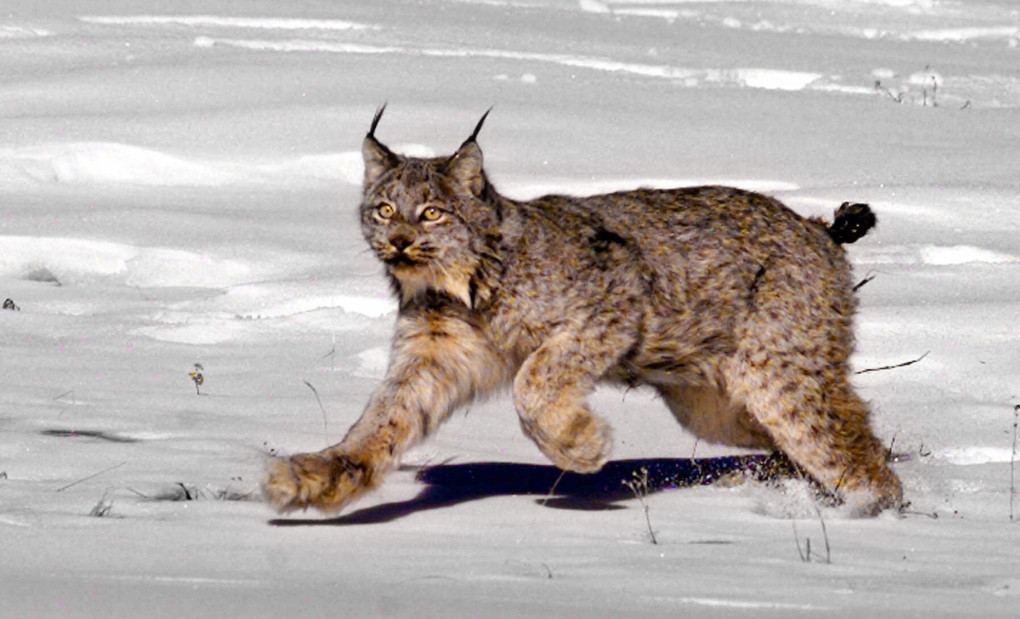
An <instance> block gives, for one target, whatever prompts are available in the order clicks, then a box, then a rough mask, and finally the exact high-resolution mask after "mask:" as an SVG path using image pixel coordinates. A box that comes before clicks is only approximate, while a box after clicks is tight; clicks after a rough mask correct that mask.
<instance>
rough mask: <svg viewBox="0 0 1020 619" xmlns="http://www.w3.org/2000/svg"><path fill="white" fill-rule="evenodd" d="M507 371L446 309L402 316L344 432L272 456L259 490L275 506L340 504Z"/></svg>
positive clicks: (468, 327)
mask: <svg viewBox="0 0 1020 619" xmlns="http://www.w3.org/2000/svg"><path fill="white" fill-rule="evenodd" d="M444 310H445V311H444ZM505 377H506V372H505V370H504V369H503V367H502V365H501V363H500V362H499V360H498V359H497V357H496V355H494V354H493V351H492V348H491V346H490V344H489V342H488V340H487V338H486V337H485V336H484V334H483V333H481V332H480V330H479V329H477V328H476V327H475V326H473V325H471V324H470V323H468V322H467V321H465V320H463V319H461V318H459V317H457V316H455V315H451V311H450V310H449V309H448V308H440V309H435V310H427V311H422V312H419V313H414V314H411V315H406V316H403V317H402V318H401V319H400V323H399V324H398V327H397V335H396V337H395V339H394V346H393V352H392V358H391V360H390V367H389V370H388V371H387V374H386V378H385V379H384V381H383V383H382V385H381V386H380V387H379V389H378V390H377V391H376V393H375V395H374V396H373V397H372V399H371V401H370V402H369V404H368V407H367V408H366V409H365V412H364V413H363V414H362V416H361V418H360V419H359V420H358V421H357V422H356V423H355V424H354V426H353V427H352V428H351V429H350V431H349V432H348V433H347V436H346V437H344V439H343V441H341V442H340V443H339V444H337V445H334V446H332V447H329V448H327V449H324V450H322V451H320V452H317V453H307V454H298V455H294V456H291V457H289V458H278V459H274V460H272V461H270V462H269V465H268V467H267V471H266V476H265V479H264V481H263V485H262V488H263V492H264V493H265V495H266V497H267V498H268V500H269V503H270V504H271V505H272V506H273V507H274V508H276V509H277V510H279V511H283V512H285V511H292V510H295V509H304V508H307V507H316V508H318V509H320V510H323V511H326V512H335V511H338V510H340V509H341V508H342V507H343V506H344V505H346V504H348V503H350V502H351V501H352V500H353V499H355V498H357V497H358V496H360V495H361V494H363V493H365V492H366V491H368V490H371V489H372V488H373V487H375V486H376V485H378V484H379V483H380V482H381V481H382V478H383V477H384V476H385V474H386V473H387V472H388V471H389V470H390V469H392V468H393V466H394V465H396V463H397V462H398V461H399V459H400V456H401V455H402V454H403V453H404V452H405V451H406V450H407V449H408V448H410V447H412V446H413V445H414V444H416V443H418V442H419V441H420V440H422V439H423V438H425V437H426V436H428V435H429V434H430V433H431V432H432V431H433V430H435V429H436V427H437V426H438V425H439V424H440V422H442V421H443V420H444V419H446V417H447V416H448V415H449V414H450V413H451V412H452V411H453V410H454V409H455V408H457V407H458V406H460V405H462V404H465V403H467V402H468V401H470V400H471V399H472V398H474V397H476V396H479V395H482V394H484V393H487V392H490V391H492V390H493V389H495V388H496V387H498V386H500V385H501V384H503V383H505V381H506V378H505Z"/></svg>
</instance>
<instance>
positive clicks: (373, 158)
mask: <svg viewBox="0 0 1020 619" xmlns="http://www.w3.org/2000/svg"><path fill="white" fill-rule="evenodd" d="M384 111H386V105H385V104H383V106H382V107H380V108H379V109H378V110H376V112H375V117H374V118H372V125H371V126H370V127H369V128H368V134H367V135H365V140H364V142H362V143H361V156H362V157H363V158H364V160H365V180H364V183H365V184H364V187H365V188H368V187H369V186H371V185H372V184H373V183H375V181H377V180H379V177H380V176H382V175H383V173H384V172H386V170H389V169H390V168H392V167H395V166H396V165H397V163H398V161H399V160H398V158H397V156H396V155H395V154H393V151H391V150H390V149H388V148H386V146H385V145H384V144H383V143H382V142H380V141H379V140H377V139H375V128H376V127H378V126H379V119H380V118H382V115H383V112H384Z"/></svg>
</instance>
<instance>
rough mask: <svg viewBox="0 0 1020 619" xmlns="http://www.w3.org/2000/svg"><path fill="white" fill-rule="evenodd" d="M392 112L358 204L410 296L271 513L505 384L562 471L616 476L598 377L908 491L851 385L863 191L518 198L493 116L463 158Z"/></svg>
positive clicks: (340, 479) (862, 491) (351, 476)
mask: <svg viewBox="0 0 1020 619" xmlns="http://www.w3.org/2000/svg"><path fill="white" fill-rule="evenodd" d="M382 112H383V109H382V108H381V109H380V110H379V111H378V112H377V113H376V116H375V118H374V119H373V121H372V124H371V128H370V130H369V132H368V134H367V135H366V137H365V140H364V143H363V155H364V161H365V177H364V194H363V200H362V204H361V209H360V213H361V226H362V231H363V233H364V236H365V239H366V240H367V241H368V244H369V246H370V247H371V249H372V250H373V251H374V252H375V254H376V256H377V257H378V258H379V260H380V261H381V262H382V263H383V265H384V266H385V270H386V274H387V276H388V277H389V278H390V280H391V282H392V285H393V289H394V291H395V293H396V295H397V297H398V299H399V302H400V311H399V316H398V319H397V326H396V334H395V336H394V339H393V348H392V352H391V357H390V364H389V368H388V370H387V373H386V376H385V378H384V380H383V382H382V384H381V385H380V386H379V388H378V389H377V390H376V392H375V394H374V395H373V396H372V398H371V400H370V401H369V403H368V405H367V407H366V409H365V411H364V413H363V414H362V416H361V418H360V419H359V420H358V421H357V422H356V423H355V424H354V426H353V427H352V428H351V429H350V431H349V432H348V433H347V435H346V436H345V437H344V439H343V440H342V441H341V442H340V443H339V444H337V445H334V446H332V447H329V448H327V449H324V450H322V451H320V452H317V453H307V454H298V455H294V456H291V457H289V458H275V459H273V460H271V461H270V462H269V464H268V470H267V473H266V477H265V479H264V481H263V490H264V493H265V495H266V497H267V498H268V500H269V502H270V504H271V505H272V506H273V507H275V508H276V509H277V510H280V511H291V510H295V509H302V508H307V507H316V508H318V509H320V510H323V511H325V512H335V511H338V510H340V509H341V508H343V507H344V506H345V505H347V504H349V503H350V502H351V501H352V500H354V499H356V498H357V497H358V496H360V495H362V494H363V493H365V492H366V491H368V490H370V489H372V488H373V487H375V486H377V485H378V484H379V483H380V482H381V481H382V479H383V477H384V476H385V475H386V473H387V472H388V471H389V470H391V469H392V468H393V467H394V466H395V465H396V464H397V463H398V461H399V459H400V457H401V455H402V454H403V453H404V452H405V451H407V450H408V449H409V448H410V447H412V446H413V445H415V444H417V443H419V442H420V441H422V440H423V439H424V438H426V437H427V436H429V435H430V434H431V433H432V432H434V431H436V430H437V429H438V428H439V426H440V425H441V424H442V422H443V421H444V420H445V419H446V418H447V417H449V415H450V414H451V413H452V412H453V411H454V410H456V409H457V408H458V407H461V406H463V405H465V404H467V403H469V402H471V401H472V400H474V399H476V398H479V397H484V396H486V395H488V394H490V393H492V392H495V391H497V390H500V389H504V388H507V387H509V388H510V389H511V391H512V394H513V400H514V405H515V407H516V409H517V414H518V416H519V418H520V424H521V428H522V430H523V431H524V434H525V435H526V436H528V437H529V438H530V439H531V440H532V441H534V442H535V444H536V445H537V446H538V448H539V449H540V450H541V451H542V453H544V454H545V455H546V456H547V457H548V458H549V459H550V460H551V461H552V462H553V463H554V464H556V466H558V467H560V468H562V469H564V470H569V471H576V472H581V473H590V472H594V471H598V470H599V469H600V467H602V465H603V464H605V463H606V461H607V460H608V458H609V456H610V452H611V443H612V440H611V432H610V428H609V426H608V425H607V423H606V422H605V421H604V420H603V419H602V418H601V417H599V416H598V415H597V414H595V413H594V412H592V411H591V410H590V409H589V407H588V404H587V402H586V396H587V395H588V394H589V393H590V392H591V391H592V390H593V389H594V387H595V386H596V384H597V383H600V382H610V383H617V384H625V385H631V386H636V385H644V386H648V387H650V388H652V389H655V390H656V391H657V392H658V394H659V396H660V397H661V398H662V400H663V402H664V403H665V404H666V406H667V407H668V409H669V410H670V411H671V412H672V413H673V415H674V416H675V417H676V419H677V420H678V421H679V422H680V423H681V424H683V426H684V427H685V428H687V429H688V430H689V431H690V432H692V433H694V434H695V435H697V436H698V437H700V438H702V439H704V440H707V441H712V442H717V443H724V444H729V445H734V446H739V447H749V448H761V449H769V450H780V451H782V452H783V453H784V454H785V455H786V456H787V457H788V458H789V459H790V460H792V461H793V462H794V463H796V464H797V465H798V466H799V467H800V468H801V469H802V470H803V471H805V472H806V473H808V474H809V475H810V476H811V477H813V478H814V479H815V480H816V481H817V482H818V483H820V484H821V485H822V486H823V487H824V488H825V489H827V490H828V491H830V492H832V493H833V494H835V495H836V496H838V497H840V498H841V499H842V500H844V501H847V502H848V503H850V504H851V506H852V507H853V508H854V509H855V511H856V512H857V513H860V514H862V515H871V514H875V513H877V512H879V511H881V510H882V509H885V508H890V507H897V506H899V505H900V502H901V500H902V491H901V488H900V482H899V480H898V479H897V477H896V475H895V474H894V473H893V472H892V471H891V470H890V469H889V467H888V464H887V458H886V450H885V449H884V448H883V445H882V444H881V443H880V441H879V440H878V439H877V438H876V437H875V435H874V434H873V432H872V430H871V427H870V422H869V413H868V408H867V406H866V405H865V403H864V402H863V401H861V399H860V398H859V397H858V396H857V395H856V394H855V393H854V390H853V388H852V387H851V384H850V368H849V365H848V358H849V356H850V353H851V351H852V349H853V346H854V340H853V331H852V318H853V313H854V308H855V304H856V301H855V298H854V293H853V281H852V279H851V271H850V267H849V264H848V262H847V259H846V257H845V255H844V251H843V249H842V247H841V246H840V243H845V242H853V241H854V240H856V239H857V238H859V237H860V236H863V235H864V234H865V233H866V232H867V231H868V229H869V228H870V227H871V226H873V225H874V223H875V219H874V216H873V214H872V213H871V211H870V209H868V207H867V206H866V205H847V204H845V205H844V206H843V207H842V208H841V209H840V210H839V211H837V213H836V219H835V222H834V223H833V224H832V225H831V226H830V225H828V224H827V223H826V222H824V221H822V220H820V219H805V218H803V217H801V216H799V215H797V214H796V213H794V212H793V211H791V210H790V209H788V208H787V207H785V206H784V205H783V204H781V203H780V202H778V201H777V200H775V199H772V198H770V197H767V196H764V195H761V194H758V193H752V192H748V191H743V190H740V189H735V188H730V187H714V186H713V187H687V188H679V189H667V190H650V189H637V190H634V191H624V192H619V193H610V194H605V195H596V196H589V197H584V198H578V197H572V196H564V195H549V196H543V197H541V198H537V199H535V200H531V201H527V202H519V201H515V200H511V199H509V198H506V197H504V196H502V195H500V194H499V193H498V192H497V191H496V189H495V188H494V187H493V185H492V184H491V183H490V182H489V180H488V179H487V177H486V174H485V171H484V170H483V167H482V151H481V149H480V148H479V146H478V143H477V141H476V138H477V136H478V132H479V130H480V129H481V126H482V123H483V122H484V121H485V116H483V117H482V119H481V120H480V121H479V123H478V126H477V127H476V128H475V131H474V133H473V134H472V135H471V137H469V138H468V139H467V140H466V141H465V142H464V143H463V144H462V145H461V146H460V148H459V149H458V150H457V151H456V152H455V153H454V154H452V155H450V156H447V157H437V158H430V159H423V158H416V157H406V156H402V155H399V154H397V153H394V152H393V151H391V150H390V149H389V148H387V147H386V146H384V145H383V144H382V143H381V142H380V141H379V140H377V139H376V137H375V131H376V127H377V125H378V123H379V120H380V118H381V116H382Z"/></svg>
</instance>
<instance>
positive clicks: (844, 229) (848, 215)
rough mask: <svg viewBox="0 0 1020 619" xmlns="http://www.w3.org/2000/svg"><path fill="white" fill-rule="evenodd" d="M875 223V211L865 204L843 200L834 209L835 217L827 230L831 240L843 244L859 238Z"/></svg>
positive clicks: (876, 221) (876, 219)
mask: <svg viewBox="0 0 1020 619" xmlns="http://www.w3.org/2000/svg"><path fill="white" fill-rule="evenodd" d="M877 223H878V218H877V217H875V212H874V211H872V210H871V207H870V206H868V205H867V204H855V203H850V202H844V203H843V204H842V205H841V206H840V207H839V208H838V209H836V219H835V221H833V222H832V225H831V226H829V227H828V228H827V231H828V233H829V236H830V237H832V240H833V241H835V242H837V243H839V244H840V245H843V244H848V243H853V242H854V241H856V240H857V239H859V238H861V237H862V236H864V235H865V234H867V233H868V231H869V230H871V229H872V228H874V227H875V224H877Z"/></svg>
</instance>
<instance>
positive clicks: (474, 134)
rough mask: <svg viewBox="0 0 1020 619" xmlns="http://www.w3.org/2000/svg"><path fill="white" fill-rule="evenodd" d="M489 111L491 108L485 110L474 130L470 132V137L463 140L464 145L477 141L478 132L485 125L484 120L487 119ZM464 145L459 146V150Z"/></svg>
mask: <svg viewBox="0 0 1020 619" xmlns="http://www.w3.org/2000/svg"><path fill="white" fill-rule="evenodd" d="M491 111H492V108H491V107H490V108H489V109H487V110H485V113H484V114H482V117H481V118H480V119H479V120H478V124H477V125H475V130H474V131H472V132H471V137H469V138H468V139H466V140H464V144H469V143H471V142H475V141H477V140H478V132H479V131H481V130H482V125H484V124H485V119H486V118H488V117H489V112H491ZM464 144H461V148H463V147H464Z"/></svg>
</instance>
